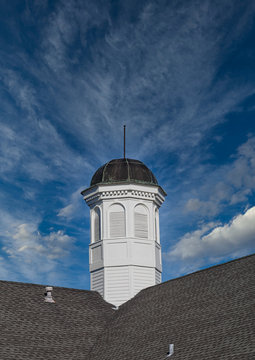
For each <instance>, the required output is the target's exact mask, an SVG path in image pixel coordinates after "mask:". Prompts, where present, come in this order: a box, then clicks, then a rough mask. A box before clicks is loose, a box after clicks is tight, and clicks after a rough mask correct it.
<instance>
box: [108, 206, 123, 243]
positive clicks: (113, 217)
mask: <svg viewBox="0 0 255 360" xmlns="http://www.w3.org/2000/svg"><path fill="white" fill-rule="evenodd" d="M125 227H126V224H125V211H124V208H123V207H122V206H121V205H119V204H114V205H113V206H112V207H111V209H110V237H111V238H117V237H124V236H125V234H126V229H125Z"/></svg>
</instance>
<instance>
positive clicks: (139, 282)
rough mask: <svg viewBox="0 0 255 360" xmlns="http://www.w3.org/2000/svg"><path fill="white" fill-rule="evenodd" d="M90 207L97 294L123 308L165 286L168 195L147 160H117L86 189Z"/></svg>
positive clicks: (91, 256) (102, 169)
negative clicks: (162, 227)
mask: <svg viewBox="0 0 255 360" xmlns="http://www.w3.org/2000/svg"><path fill="white" fill-rule="evenodd" d="M82 195H83V196H84V200H85V201H86V203H87V204H88V205H89V207H90V221H91V239H90V250H89V265H90V274H91V290H95V291H98V292H99V293H100V294H101V295H102V296H103V298H104V299H105V300H106V301H108V302H110V303H112V304H114V305H116V306H119V305H121V304H122V303H124V302H126V301H127V300H129V299H130V298H132V297H133V296H134V295H136V294H137V293H138V292H139V291H140V290H142V289H144V288H146V287H148V286H153V285H156V284H159V283H160V282H161V272H162V260H161V246H160V238H159V208H160V206H161V204H162V203H163V202H164V200H165V196H166V193H165V191H164V190H163V189H162V188H161V187H160V186H159V185H158V183H157V180H156V178H155V176H154V175H153V173H152V172H151V171H150V170H149V169H148V168H147V166H146V165H145V164H143V163H142V162H141V161H138V160H133V159H126V158H123V159H114V160H111V161H110V162H108V163H107V164H105V165H103V166H102V167H100V168H99V169H98V170H97V171H96V172H95V174H94V176H93V177H92V180H91V184H90V187H89V188H88V189H86V190H84V191H82Z"/></svg>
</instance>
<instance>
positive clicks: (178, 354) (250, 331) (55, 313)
mask: <svg viewBox="0 0 255 360" xmlns="http://www.w3.org/2000/svg"><path fill="white" fill-rule="evenodd" d="M254 270H255V255H251V256H247V257H244V258H241V259H237V260H234V261H231V262H228V263H226V264H222V265H218V266H214V267H211V268H209V269H205V270H201V271H198V272H196V273H193V274H190V275H187V276H184V277H181V278H178V279H174V280H170V281H167V282H165V283H162V284H160V285H157V286H154V287H151V288H147V289H145V290H142V291H141V292H140V293H139V294H137V295H136V296H135V297H134V298H133V299H131V300H129V301H128V302H127V303H125V304H123V305H122V306H120V308H119V310H118V311H114V310H113V309H112V305H110V304H108V303H106V302H105V301H104V300H103V299H102V298H101V297H100V295H99V294H97V293H96V292H92V291H84V290H74V289H66V288H58V287H54V292H53V295H54V298H55V300H56V304H46V303H44V302H43V297H42V295H43V293H44V287H43V286H42V285H32V284H22V283H13V282H5V281H3V282H0V319H1V320H0V334H1V335H0V354H1V352H2V354H1V356H0V358H1V359H5V360H9V359H15V360H19V359H20V360H23V359H24V360H30V359H39V360H40V359H44V360H45V359H46V360H48V359H49V360H50V359H59V360H60V359H61V360H62V359H63V360H64V359H69V360H70V359H73V360H79V359H84V360H92V359H93V360H99V359H100V360H117V359H118V360H145V359H146V360H161V359H162V360H163V359H167V357H166V356H167V351H168V344H174V354H173V355H172V356H171V357H170V358H171V359H173V360H179V359H182V360H186V359H189V360H191V359H195V360H200V359H201V360H205V359H209V360H210V359H222V360H225V359H231V360H234V359H242V360H243V359H244V360H245V359H254V358H255V325H254V324H255V322H254V320H255V315H254V294H255V291H254V290H255V282H254V275H255V274H254V273H255V271H254Z"/></svg>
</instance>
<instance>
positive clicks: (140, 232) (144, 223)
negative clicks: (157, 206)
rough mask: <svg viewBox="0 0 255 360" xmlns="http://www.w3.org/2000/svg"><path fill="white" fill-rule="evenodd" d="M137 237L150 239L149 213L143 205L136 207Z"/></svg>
mask: <svg viewBox="0 0 255 360" xmlns="http://www.w3.org/2000/svg"><path fill="white" fill-rule="evenodd" d="M135 237H138V238H143V239H148V215H147V211H146V209H145V208H144V207H143V206H141V205H138V206H136V208H135Z"/></svg>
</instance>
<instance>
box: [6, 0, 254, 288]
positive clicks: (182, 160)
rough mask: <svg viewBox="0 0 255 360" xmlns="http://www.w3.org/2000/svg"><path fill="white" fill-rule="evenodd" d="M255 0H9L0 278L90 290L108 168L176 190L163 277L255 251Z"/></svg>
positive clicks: (163, 219)
mask: <svg viewBox="0 0 255 360" xmlns="http://www.w3.org/2000/svg"><path fill="white" fill-rule="evenodd" d="M254 19H255V2H254V1H249V0H240V1H238V0H235V1H232V0H220V1H218V0H211V1H208V0H204V1H196V0H190V1H187V0H171V1H170V0H153V1H148V0H145V1H144V0H139V1H133V0H127V1H118V0H113V1H108V0H102V1H101V0H93V1H91V0H86V1H85V0H69V1H65V0H36V1H34V0H26V1H25V0H12V1H9V0H8V1H7V0H1V4H0V104H1V105H0V279H2V280H9V281H22V282H32V283H40V284H49V285H58V286H65V287H73V288H80V289H89V286H90V285H89V266H88V246H89V236H90V235H89V234H90V223H89V208H88V206H87V205H86V204H85V202H84V200H83V199H82V196H81V195H80V192H81V191H82V190H84V189H85V188H87V187H88V186H89V184H90V180H91V177H92V176H93V174H94V172H95V171H96V170H97V168H99V167H100V166H101V165H103V164H104V163H106V162H107V161H109V160H111V159H115V158H121V157H123V153H122V150H123V125H124V124H126V126H127V129H126V134H127V139H126V155H127V157H129V158H134V159H138V160H141V161H143V162H144V163H145V164H146V165H147V166H148V167H149V168H150V169H151V170H152V171H153V173H154V174H155V176H156V178H157V180H158V182H159V184H160V185H161V186H162V188H163V189H164V190H165V191H166V192H167V194H168V196H167V197H166V201H165V203H164V204H163V205H162V207H161V209H160V232H161V245H162V253H163V281H166V280H168V279H171V278H175V277H178V276H182V275H185V274H188V273H190V272H194V271H197V270H199V269H203V268H207V267H209V266H212V265H215V264H220V263H223V262H226V261H229V260H232V259H235V258H238V257H241V256H245V255H248V254H251V253H254V250H255V67H254V66H255V41H254V39H255V22H254Z"/></svg>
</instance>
